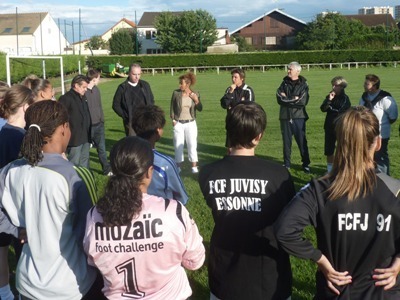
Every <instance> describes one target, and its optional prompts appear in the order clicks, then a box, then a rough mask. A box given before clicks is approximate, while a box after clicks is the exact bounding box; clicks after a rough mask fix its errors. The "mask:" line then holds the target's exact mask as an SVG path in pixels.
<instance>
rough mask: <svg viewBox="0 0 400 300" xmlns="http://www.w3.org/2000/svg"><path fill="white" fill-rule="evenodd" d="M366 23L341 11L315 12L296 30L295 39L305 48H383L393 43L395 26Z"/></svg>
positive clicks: (300, 46) (298, 44) (299, 45)
mask: <svg viewBox="0 0 400 300" xmlns="http://www.w3.org/2000/svg"><path fill="white" fill-rule="evenodd" d="M390 30H391V31H392V32H391V33H390V34H389V33H388V31H389V29H386V28H385V27H384V26H377V27H367V26H365V25H364V24H363V23H361V21H359V20H352V19H347V18H346V17H344V16H342V15H341V14H337V13H328V14H327V15H325V16H318V17H317V18H316V19H315V20H314V21H312V22H310V23H308V24H307V26H306V27H305V28H304V29H303V30H302V31H301V32H299V34H298V35H297V37H296V43H297V46H298V48H299V49H304V50H340V49H384V48H389V47H391V46H392V45H393V41H394V40H395V36H396V34H395V32H396V31H398V30H397V29H390Z"/></svg>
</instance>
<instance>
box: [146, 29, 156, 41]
mask: <svg viewBox="0 0 400 300" xmlns="http://www.w3.org/2000/svg"><path fill="white" fill-rule="evenodd" d="M156 34H157V32H156V31H155V30H146V40H155V39H156Z"/></svg>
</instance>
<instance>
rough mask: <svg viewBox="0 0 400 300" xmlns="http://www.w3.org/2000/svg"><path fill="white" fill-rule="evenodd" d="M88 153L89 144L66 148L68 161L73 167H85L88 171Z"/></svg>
mask: <svg viewBox="0 0 400 300" xmlns="http://www.w3.org/2000/svg"><path fill="white" fill-rule="evenodd" d="M89 151H90V144H89V143H84V144H82V145H79V146H76V147H68V148H67V154H68V160H69V161H70V162H72V163H73V164H74V165H75V166H80V167H85V168H88V169H89Z"/></svg>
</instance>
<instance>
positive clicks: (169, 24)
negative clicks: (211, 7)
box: [155, 9, 217, 53]
mask: <svg viewBox="0 0 400 300" xmlns="http://www.w3.org/2000/svg"><path fill="white" fill-rule="evenodd" d="M155 27H156V29H157V38H156V40H155V42H156V43H157V44H159V45H160V46H161V47H162V48H163V49H164V50H165V51H166V52H169V53H188V52H193V53H202V52H205V51H206V50H207V47H208V46H211V45H212V44H213V43H214V42H215V41H216V40H217V25H216V20H215V18H214V17H213V16H212V15H211V14H210V13H208V12H207V11H205V10H201V9H198V10H195V11H194V10H190V11H184V12H182V13H181V14H172V13H171V12H162V13H161V14H160V15H159V16H158V17H157V18H156V20H155Z"/></svg>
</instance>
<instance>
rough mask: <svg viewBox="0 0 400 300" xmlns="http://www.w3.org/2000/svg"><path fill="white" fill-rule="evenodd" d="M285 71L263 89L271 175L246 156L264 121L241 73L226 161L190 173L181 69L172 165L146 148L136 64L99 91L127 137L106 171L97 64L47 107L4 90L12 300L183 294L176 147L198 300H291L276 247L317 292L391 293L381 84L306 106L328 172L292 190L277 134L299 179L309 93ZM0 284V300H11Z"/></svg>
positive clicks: (147, 129) (388, 113)
mask: <svg viewBox="0 0 400 300" xmlns="http://www.w3.org/2000/svg"><path fill="white" fill-rule="evenodd" d="M300 71H301V66H300V64H298V63H297V62H292V63H290V64H289V65H288V75H287V76H285V78H284V79H283V81H282V83H281V85H280V86H279V88H278V90H277V93H276V97H277V101H278V103H279V105H280V117H279V118H280V124H281V132H282V138H283V145H284V146H283V153H284V155H283V156H284V164H283V166H282V165H281V164H278V163H275V162H271V161H267V160H264V159H261V158H258V157H256V156H255V149H256V147H257V146H258V144H259V143H260V141H261V140H262V138H263V136H264V133H265V130H266V128H267V120H266V119H267V118H266V113H265V111H264V109H263V108H262V106H260V105H259V104H257V103H256V102H255V95H254V91H253V89H252V88H251V87H249V86H248V85H247V84H246V83H245V73H244V71H243V70H242V69H240V68H238V69H234V70H232V72H231V75H232V85H231V86H229V87H228V88H227V89H226V92H225V93H224V95H223V97H222V98H221V106H222V107H223V108H224V109H226V110H227V116H226V124H225V128H226V147H227V149H228V153H227V155H226V156H224V157H223V158H222V159H220V160H217V161H215V162H213V163H211V164H208V165H205V166H203V167H202V168H198V165H197V163H198V155H197V124H196V112H197V111H201V110H202V103H201V101H200V94H199V92H198V91H195V90H193V86H194V84H195V83H196V77H195V75H194V74H192V73H186V74H184V75H182V76H180V77H179V88H178V89H176V90H174V91H173V94H172V97H171V104H170V112H169V113H170V116H169V117H170V118H171V121H172V124H173V127H174V149H175V161H174V160H172V159H171V158H169V157H168V156H166V155H164V154H162V153H160V152H158V151H157V150H156V149H155V147H156V143H157V142H158V141H159V140H160V138H161V137H162V134H163V128H164V126H165V123H166V118H165V114H164V112H163V111H162V109H160V108H159V107H158V106H156V105H154V96H153V93H152V91H151V88H150V85H149V84H148V83H147V82H146V81H143V80H141V79H140V76H141V68H140V66H139V65H137V64H133V65H131V67H130V70H129V75H128V79H127V80H126V81H124V82H123V83H121V84H120V85H119V86H118V88H117V90H116V93H115V95H114V99H113V109H114V111H115V112H116V113H117V114H118V115H119V116H120V117H121V118H122V121H123V126H124V129H125V134H126V137H124V138H123V139H121V140H120V141H118V142H117V143H115V144H114V145H113V147H112V150H111V152H110V162H108V160H107V156H106V154H105V153H106V152H105V138H104V114H103V112H102V108H101V98H100V93H99V91H98V88H97V87H96V86H97V84H98V81H99V78H100V77H99V73H98V72H97V71H95V70H93V71H89V72H88V74H87V76H83V75H77V76H76V77H75V78H74V79H73V80H72V83H71V90H70V91H69V92H67V93H66V94H65V95H63V96H61V97H60V99H59V101H52V100H51V98H52V97H54V91H53V89H52V87H51V86H50V88H51V93H52V94H53V95H52V96H51V97H50V94H51V93H49V94H48V95H46V96H45V97H48V99H47V100H46V99H41V100H38V98H36V97H37V95H39V94H40V93H34V92H33V89H31V87H26V86H24V85H14V86H12V87H10V88H7V89H6V92H5V94H4V97H3V99H2V102H1V104H0V116H1V117H3V118H4V119H6V120H7V123H6V124H5V125H4V126H3V129H2V130H1V131H0V138H2V137H1V135H3V134H4V135H5V134H7V132H8V130H9V129H14V130H16V132H18V134H13V135H12V137H13V138H14V139H17V140H18V141H15V142H13V145H12V146H13V147H14V148H15V149H11V150H9V149H2V148H0V153H1V155H0V158H1V159H2V158H3V156H4V157H5V156H7V157H8V159H7V160H4V165H2V166H1V167H2V169H1V170H0V199H1V207H2V209H3V210H2V211H1V212H0V232H2V233H1V234H0V238H1V240H0V241H1V242H2V244H1V246H2V247H0V254H1V255H0V259H4V256H3V255H4V253H3V250H4V249H2V248H4V247H7V248H8V245H9V244H10V243H11V237H12V236H14V237H17V238H20V239H21V240H22V241H23V242H25V244H23V247H22V250H21V255H20V257H19V260H18V267H17V280H16V285H17V289H18V291H19V292H20V294H21V298H22V299H27V300H30V299H104V298H105V297H106V298H108V299H132V298H135V299H187V298H189V297H190V295H191V293H192V292H191V288H190V285H189V281H188V278H187V275H186V273H185V270H184V269H190V270H196V269H198V268H200V267H201V266H202V265H203V263H204V261H205V247H204V245H203V243H202V241H203V239H202V237H201V235H200V233H199V230H198V228H197V225H196V223H195V221H194V220H193V219H192V218H191V217H190V215H189V212H188V210H187V209H186V207H185V204H186V203H187V201H188V195H187V193H186V191H185V188H184V185H183V183H182V181H181V179H180V175H179V172H180V168H181V167H182V163H183V161H184V158H183V146H184V143H185V142H186V144H187V147H188V156H189V161H190V162H191V171H192V172H193V173H199V177H198V181H199V186H200V190H201V192H202V194H203V196H204V199H205V201H206V203H207V205H208V206H209V207H210V209H211V210H212V215H213V218H214V222H215V226H214V229H213V232H212V236H211V240H210V250H209V257H208V274H209V286H210V299H213V300H218V299H244V298H249V299H290V298H291V289H292V273H291V265H290V260H289V254H291V255H295V256H298V257H301V258H305V259H311V260H312V261H314V262H315V263H316V264H317V265H318V271H317V277H316V278H317V280H316V285H317V288H316V299H349V298H356V299H398V298H399V297H400V284H399V283H398V282H397V275H398V273H399V272H400V259H399V258H398V255H399V253H400V244H399V240H400V226H399V225H400V210H399V204H400V202H399V199H398V195H399V192H400V181H399V180H396V179H394V178H391V177H389V175H388V173H389V161H388V156H387V144H388V138H389V136H390V135H388V134H387V126H389V134H390V124H391V123H393V122H394V121H395V120H396V119H397V106H396V103H395V101H394V99H393V98H392V97H391V95H390V94H389V93H387V92H384V91H382V90H380V82H379V78H378V77H377V76H376V75H367V76H366V78H365V84H364V88H365V93H364V94H363V96H362V100H361V101H360V104H362V106H357V107H351V104H350V100H349V98H348V97H347V95H346V94H345V88H346V86H347V82H346V80H345V79H344V78H343V77H335V78H333V79H332V81H331V84H332V91H331V92H330V93H329V94H328V95H327V97H326V99H325V100H324V101H323V102H322V105H321V110H322V111H323V112H326V113H327V115H326V121H325V125H324V128H325V155H326V156H327V164H328V165H327V168H328V170H327V171H328V172H327V174H326V175H324V176H322V177H320V178H315V179H313V180H311V182H310V183H309V184H307V185H306V186H305V187H303V188H302V189H301V191H300V192H298V193H297V194H296V191H295V187H294V183H293V180H292V177H291V175H290V172H289V171H288V170H289V169H290V164H291V161H290V156H291V141H292V136H294V137H295V140H296V142H297V144H298V146H299V149H300V153H301V157H302V167H303V170H304V171H305V172H306V173H309V172H310V158H309V153H308V146H307V139H306V134H305V133H306V121H307V119H308V114H307V112H306V109H305V107H306V105H307V103H308V100H309V94H308V85H307V81H306V79H305V78H304V77H303V76H301V75H300ZM44 86H45V87H46V89H48V88H49V86H48V85H46V84H44ZM16 99H18V101H16ZM11 103H13V106H11V105H10V104H11ZM14 127H15V128H14ZM7 139H8V137H7ZM1 141H2V142H1V143H0V146H1V147H5V146H6V145H7V147H9V143H3V139H2V140H1ZM10 141H11V138H10ZM91 142H93V144H94V145H95V147H96V148H97V149H98V154H99V159H100V161H101V164H102V167H103V173H104V174H105V175H109V176H110V177H109V180H108V182H107V185H106V187H105V191H104V194H103V195H102V196H101V197H100V198H99V199H97V195H96V193H95V190H94V187H93V185H92V184H93V183H92V182H90V179H89V178H88V176H86V175H87V173H84V174H83V175H82V170H79V168H80V167H83V169H85V168H86V169H87V168H88V167H89V149H90V143H91ZM16 148H18V149H17V150H16ZM101 148H102V149H101ZM335 149H336V151H335ZM103 150H104V152H103ZM11 152H12V154H13V156H11V155H10V153H11ZM19 152H20V153H21V154H22V157H21V158H20V159H17V158H18V153H19ZM66 158H68V159H66ZM2 163H3V161H2ZM376 166H377V167H378V168H376ZM385 166H386V167H387V168H384V167H385ZM380 170H382V171H383V172H382V171H380ZM385 172H386V173H387V174H385ZM308 225H312V226H314V227H315V228H316V233H317V245H316V246H314V245H312V244H311V243H310V242H309V241H308V240H307V239H306V238H304V237H303V235H302V233H303V230H304V228H305V227H306V226H308ZM3 234H4V235H5V234H8V235H5V236H3ZM6 238H8V240H6ZM3 242H4V244H3ZM26 242H27V243H26ZM17 244H18V242H17ZM0 262H2V261H0ZM0 265H2V264H0ZM7 268H8V267H7ZM1 275H3V274H0V297H1V298H2V299H3V298H4V299H7V300H8V299H11V297H12V294H11V295H10V293H9V292H7V288H4V287H6V286H7V285H4V286H3V285H2V284H3V281H4V278H3V277H2V276H1ZM7 276H8V274H7ZM7 280H8V278H7ZM3 288H4V289H3ZM8 290H9V287H8Z"/></svg>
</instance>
